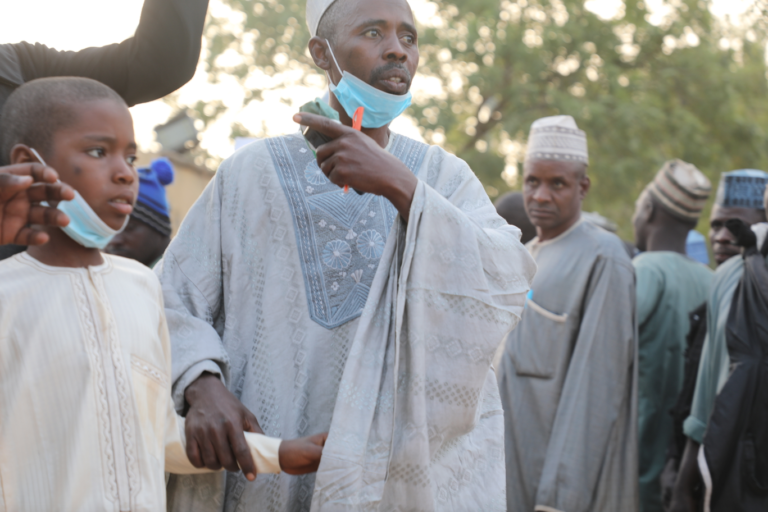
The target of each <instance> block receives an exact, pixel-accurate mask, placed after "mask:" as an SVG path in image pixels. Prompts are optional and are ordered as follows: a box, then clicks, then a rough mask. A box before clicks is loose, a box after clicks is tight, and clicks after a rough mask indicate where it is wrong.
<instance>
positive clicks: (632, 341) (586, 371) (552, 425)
mask: <svg viewBox="0 0 768 512" xmlns="http://www.w3.org/2000/svg"><path fill="white" fill-rule="evenodd" d="M586 164H587V141H586V135H585V134H584V132H583V131H581V130H579V129H578V128H577V126H576V123H575V121H574V120H573V118H571V117H570V116H555V117H550V118H544V119H540V120H539V121H536V122H535V123H534V125H533V126H532V128H531V136H530V138H529V142H528V153H527V154H526V161H525V167H524V168H525V172H524V175H523V187H524V188H523V194H524V199H525V208H526V211H527V212H528V215H529V216H530V218H531V221H532V222H533V224H534V225H535V226H536V231H537V234H538V236H537V237H536V238H534V239H533V240H531V241H530V242H528V244H527V245H526V247H527V248H528V249H529V250H530V251H531V254H532V255H533V257H534V258H535V260H536V263H537V265H538V272H537V274H536V278H535V279H534V281H533V285H532V290H531V293H530V295H529V297H530V298H529V300H528V302H527V304H526V307H525V311H524V313H523V317H522V320H521V321H520V325H518V327H517V328H516V329H515V330H514V331H513V332H512V333H511V334H510V335H509V337H508V338H507V342H506V346H505V350H504V354H503V356H502V360H501V365H500V369H499V385H500V388H501V390H500V391H501V398H502V404H503V406H504V419H505V427H506V441H505V444H506V446H505V448H506V460H507V510H508V511H510V512H518V511H521V512H523V511H529V512H530V511H534V510H535V511H542V512H556V511H562V512H619V511H621V512H633V511H636V510H637V508H638V459H637V367H636V361H637V337H636V328H635V285H634V270H633V267H632V263H631V261H630V260H629V257H628V256H627V253H626V251H625V250H624V247H623V244H622V243H621V240H620V239H619V238H618V237H617V236H615V235H613V234H612V233H609V232H607V231H605V230H603V229H601V228H599V227H597V226H595V225H593V224H591V223H589V222H586V221H584V220H583V219H581V215H580V211H581V203H582V200H583V198H584V196H585V195H586V193H587V191H588V190H589V178H588V176H587V175H586V167H587V165H586Z"/></svg>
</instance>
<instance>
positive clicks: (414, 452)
mask: <svg viewBox="0 0 768 512" xmlns="http://www.w3.org/2000/svg"><path fill="white" fill-rule="evenodd" d="M307 21H308V25H309V28H310V32H311V35H312V36H313V37H312V39H311V40H310V42H309V52H310V55H311V56H312V58H313V59H314V61H315V63H316V64H317V65H318V67H319V68H320V69H322V70H323V71H325V72H326V73H327V74H328V77H329V82H330V84H329V86H330V90H331V94H330V98H329V102H330V107H331V108H332V109H333V112H328V111H327V110H325V109H323V108H320V107H321V106H318V105H315V106H314V107H315V108H314V110H315V111H316V112H323V113H324V114H327V115H330V116H331V117H335V115H338V118H339V119H338V120H339V122H338V123H337V122H334V121H332V120H331V119H329V118H327V117H321V116H318V115H312V114H308V113H305V112H302V113H301V114H299V115H297V117H296V118H295V120H296V121H297V122H299V123H300V124H301V125H303V126H305V127H307V128H308V129H310V130H313V131H314V132H316V134H321V135H322V136H323V137H324V138H326V140H328V142H326V143H324V144H322V143H321V144H314V147H315V148H316V150H317V154H316V156H315V155H314V154H313V150H312V149H311V148H310V147H309V145H308V142H307V140H305V138H304V137H303V136H302V134H301V133H300V132H297V133H295V134H291V135H288V136H283V137H276V138H272V139H265V140H259V141H256V142H254V143H252V144H249V145H248V146H246V147H244V148H242V149H241V150H240V151H238V152H237V153H235V154H234V155H233V156H232V157H231V158H229V159H228V160H226V161H225V162H224V163H223V164H222V165H221V167H220V168H219V170H218V172H217V174H216V177H215V179H214V180H213V181H212V182H211V183H210V185H209V186H208V188H207V189H206V191H205V192H204V193H203V195H202V196H201V198H200V199H199V201H198V202H197V203H196V204H195V206H193V207H192V209H191V210H190V212H189V214H188V215H187V218H186V219H185V220H184V222H183V224H182V226H181V228H180V230H179V233H178V234H177V236H176V238H175V239H174V240H173V241H172V242H171V245H170V246H169V247H168V250H167V251H166V253H165V256H164V258H163V260H162V261H161V263H160V264H159V265H158V267H157V268H156V271H157V272H158V274H159V275H160V278H161V281H162V283H163V287H164V297H165V304H166V310H167V315H168V321H169V325H170V330H171V338H172V343H173V348H174V353H173V356H174V370H173V371H174V387H173V394H174V399H175V400H176V405H177V407H178V409H179V410H180V411H185V412H186V433H187V439H188V441H189V444H188V446H190V447H191V448H190V450H188V455H189V457H190V460H191V461H192V462H194V463H197V464H200V465H205V466H207V467H217V466H224V467H226V468H227V469H231V470H232V471H237V464H238V462H240V465H241V466H242V465H243V464H245V465H246V466H248V464H249V461H248V460H247V457H244V454H242V453H240V452H239V451H238V450H237V449H233V448H232V446H233V445H235V444H236V443H239V440H240V438H241V437H242V436H243V430H254V431H258V430H259V429H263V431H264V432H266V433H270V432H280V433H281V435H283V436H288V435H289V433H294V432H308V433H309V432H312V433H314V432H323V431H325V430H329V431H330V432H329V437H328V440H327V442H326V444H325V447H324V449H323V459H322V464H321V467H320V468H319V470H318V473H317V475H316V477H315V476H311V477H309V478H305V477H303V476H302V477H287V476H285V475H280V476H277V477H273V476H270V475H261V476H259V477H257V478H256V480H255V481H254V482H249V481H247V480H246V479H245V478H244V477H243V476H242V474H241V473H229V474H227V475H226V477H224V478H222V477H221V476H214V477H205V476H204V477H201V478H200V477H189V478H187V477H179V478H176V477H172V478H171V481H170V483H169V509H170V510H176V511H182V510H183V511H193V512H198V511H209V510H217V511H218V510H222V509H226V510H262V509H270V510H276V511H286V512H288V511H290V512H294V511H307V510H313V511H326V510H328V511H339V510H347V511H359V510H396V509H397V510H406V509H418V510H422V511H436V510H440V511H446V510H456V511H466V510H483V511H503V510H505V499H504V453H503V444H502V443H503V438H504V434H503V412H502V408H501V403H500V401H499V395H498V386H497V384H496V380H495V377H494V373H493V370H492V368H491V359H492V357H493V354H494V351H495V349H496V347H497V346H498V345H499V342H500V341H501V340H502V338H503V337H504V335H505V334H506V333H507V332H509V331H510V330H511V329H512V328H513V327H514V326H515V324H516V323H517V319H518V318H519V315H520V314H521V313H522V308H523V304H524V300H525V295H526V293H527V292H528V289H529V283H530V280H531V279H532V277H533V274H534V272H535V264H534V263H533V260H532V259H531V257H530V255H529V254H528V252H527V251H526V250H525V248H524V247H523V245H522V244H520V242H519V238H520V231H519V230H518V229H517V228H515V227H512V226H509V225H507V223H506V222H505V221H504V220H503V219H501V218H500V217H499V216H498V215H497V214H496V212H495V209H494V207H493V204H492V203H491V202H490V200H489V199H488V196H487V195H486V194H485V192H484V189H483V187H482V185H481V184H480V182H479V181H478V179H477V178H476V177H475V175H474V174H473V173H472V170H471V169H470V168H469V167H468V166H467V164H466V163H465V162H463V161H461V160H459V159H458V158H456V157H454V156H453V155H450V154H448V153H446V152H445V151H444V150H442V149H440V148H438V147H435V146H427V145H426V144H423V143H420V142H417V141H414V140H411V139H408V138H406V137H403V136H401V135H398V134H396V133H393V132H391V131H390V130H389V123H390V122H391V121H392V120H393V119H394V118H396V117H397V116H398V115H399V114H400V113H402V111H403V110H404V109H405V108H407V106H408V104H409V102H410V93H409V89H410V85H411V80H412V78H413V76H414V74H415V72H416V68H417V64H418V58H419V52H418V33H417V31H416V28H415V26H414V25H415V23H414V20H413V15H412V13H411V9H410V7H409V6H408V4H407V2H406V1H405V0H337V1H336V2H331V1H330V0H310V1H309V2H308V4H307ZM360 107H363V108H364V114H363V117H362V119H361V121H362V123H361V130H359V131H358V130H356V129H353V128H352V124H353V121H352V118H353V117H355V112H356V111H357V109H358V108H360ZM334 113H335V114H334ZM308 137H309V135H308ZM311 138H312V140H314V141H317V140H318V138H317V137H315V136H312V137H311ZM345 185H346V186H347V187H348V189H349V190H348V191H347V190H345V189H346V188H347V187H345ZM355 190H356V191H357V192H355ZM358 192H359V193H358Z"/></svg>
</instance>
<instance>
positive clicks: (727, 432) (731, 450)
mask: <svg viewBox="0 0 768 512" xmlns="http://www.w3.org/2000/svg"><path fill="white" fill-rule="evenodd" d="M737 222H739V223H741V221H737ZM730 223H731V221H729V222H728V224H730ZM741 224H742V225H741V226H731V225H728V229H729V230H730V231H731V232H732V233H733V234H734V235H735V236H736V237H737V238H738V239H739V242H740V243H739V245H743V246H745V251H744V255H743V258H744V274H743V276H742V278H741V281H740V282H739V285H738V287H737V288H736V291H735V292H734V296H733V302H732V304H731V310H730V312H729V315H728V321H727V324H726V332H725V338H726V343H727V344H728V354H729V356H730V360H731V373H730V375H729V377H728V381H727V382H726V384H725V386H724V387H723V389H722V390H721V391H720V393H719V394H718V396H717V399H716V401H715V407H714V410H713V412H712V416H711V417H710V420H709V425H708V426H707V432H706V434H705V436H704V443H703V449H704V455H705V458H706V462H707V466H708V468H709V473H710V476H711V479H712V494H711V501H710V510H711V511H712V512H740V511H744V512H765V511H767V510H768V265H766V260H765V257H766V255H767V254H768V241H766V243H765V244H763V248H762V251H758V250H757V247H756V245H755V244H756V240H755V237H754V234H753V233H752V231H751V230H750V229H749V227H748V226H746V224H743V223H741Z"/></svg>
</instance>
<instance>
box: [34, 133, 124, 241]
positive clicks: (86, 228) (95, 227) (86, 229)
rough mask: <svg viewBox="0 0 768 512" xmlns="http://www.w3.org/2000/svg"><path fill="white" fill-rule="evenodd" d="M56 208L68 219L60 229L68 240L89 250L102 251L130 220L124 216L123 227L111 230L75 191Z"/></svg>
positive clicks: (44, 203) (40, 158)
mask: <svg viewBox="0 0 768 512" xmlns="http://www.w3.org/2000/svg"><path fill="white" fill-rule="evenodd" d="M30 149H31V151H32V153H33V154H34V155H35V156H36V157H37V159H38V160H39V161H40V163H41V164H43V165H46V163H45V162H44V161H43V159H42V157H41V156H40V155H39V154H38V152H37V151H35V150H34V149H32V148H30ZM46 166H47V165H46ZM40 204H42V205H43V206H49V205H48V203H47V202H41V203H40ZM56 208H57V209H58V210H59V211H62V212H64V213H66V214H67V217H69V224H67V226H66V227H63V228H60V229H61V230H62V231H63V232H64V233H66V234H67V236H69V238H71V239H72V240H74V241H75V242H77V243H79V244H80V245H82V246H83V247H88V248H89V249H104V248H105V247H106V246H107V244H109V241H110V240H112V237H113V236H115V235H116V234H118V233H119V232H121V231H122V230H123V229H125V226H127V225H128V221H129V220H130V218H131V217H130V215H126V217H125V222H124V223H123V226H122V227H121V228H120V229H117V230H115V229H112V228H111V227H109V226H108V225H107V224H106V223H105V222H104V221H103V220H101V217H99V216H98V215H97V214H96V212H94V211H93V208H91V205H89V204H88V203H87V202H86V201H85V199H83V196H81V195H80V192H78V191H77V190H75V198H74V199H72V200H71V201H59V204H58V205H57V206H56Z"/></svg>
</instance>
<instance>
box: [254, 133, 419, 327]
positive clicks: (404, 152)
mask: <svg viewBox="0 0 768 512" xmlns="http://www.w3.org/2000/svg"><path fill="white" fill-rule="evenodd" d="M267 143H268V147H269V151H270V154H271V156H272V161H273V163H274V167H275V172H276V173H277V175H278V177H279V180H280V185H281V186H282V189H283V192H284V193H285V196H286V199H287V200H288V203H289V205H290V208H291V214H292V219H293V225H294V231H295V234H296V245H297V246H298V249H299V260H300V262H301V268H302V273H303V276H304V284H305V289H306V292H307V302H308V306H309V314H310V317H311V318H312V320H313V321H315V322H317V323H318V324H320V325H322V326H323V327H325V328H326V329H333V328H336V327H338V326H340V325H343V324H345V323H347V322H349V321H350V320H353V319H355V318H357V317H359V316H360V314H361V313H362V309H363V307H364V306H365V302H366V301H367V300H368V293H369V291H370V286H371V284H372V283H373V278H374V275H375V274H376V271H377V269H378V265H379V259H380V258H381V255H382V254H383V252H384V246H385V244H386V240H387V236H388V235H389V231H390V228H391V227H392V224H393V222H394V220H395V218H396V217H397V211H396V210H395V208H394V206H392V204H391V203H390V202H389V201H388V200H386V199H385V198H383V197H381V196H376V195H374V194H362V195H360V194H357V193H355V192H352V191H350V192H349V193H347V194H344V192H343V190H342V189H341V188H339V187H338V186H336V185H334V184H333V183H331V182H330V180H328V178H327V177H326V176H325V174H323V172H322V170H320V167H318V165H317V161H316V160H315V158H314V157H313V155H312V153H311V152H310V151H308V150H307V149H306V144H305V143H304V139H303V138H302V137H301V136H288V137H276V138H272V139H268V141H267ZM427 148H428V146H427V145H426V144H424V143H422V142H418V141H415V140H412V139H409V138H407V137H403V136H402V135H397V134H395V133H391V134H390V140H389V143H388V144H387V150H388V151H389V152H390V153H391V154H393V155H394V156H396V157H397V158H398V159H399V160H401V161H402V162H403V163H404V164H406V165H407V166H408V168H409V169H410V170H411V172H414V173H415V172H416V171H417V170H418V168H419V167H420V166H421V162H422V161H423V159H424V156H425V154H426V151H427Z"/></svg>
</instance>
